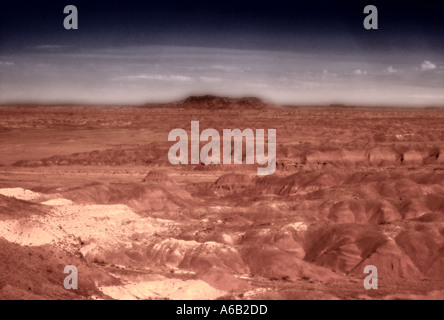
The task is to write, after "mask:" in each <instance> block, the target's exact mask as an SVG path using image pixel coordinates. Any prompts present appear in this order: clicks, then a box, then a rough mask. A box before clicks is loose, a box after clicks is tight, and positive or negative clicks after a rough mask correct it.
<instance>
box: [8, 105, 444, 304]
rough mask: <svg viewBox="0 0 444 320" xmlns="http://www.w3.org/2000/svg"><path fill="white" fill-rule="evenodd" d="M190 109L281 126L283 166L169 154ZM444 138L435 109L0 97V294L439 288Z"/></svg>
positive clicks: (355, 293)
mask: <svg viewBox="0 0 444 320" xmlns="http://www.w3.org/2000/svg"><path fill="white" fill-rule="evenodd" d="M192 120H197V121H199V122H200V127H201V130H203V129H204V128H214V129H216V130H218V131H219V132H222V130H223V129H226V128H231V129H234V128H239V129H241V130H243V129H245V128H251V129H269V128H273V129H276V131H277V157H276V162H277V169H276V172H275V173H274V174H273V175H270V176H257V170H256V169H257V168H256V165H246V164H241V165H240V164H239V165H203V164H199V165H191V164H190V165H172V164H170V163H169V161H168V150H169V148H170V147H171V145H173V144H174V142H169V141H168V133H169V132H170V131H171V130H172V129H175V128H183V129H185V130H187V131H189V130H190V122H191V121H192ZM443 142H444V109H442V108H441V109H440V108H426V109H419V108H418V109H415V108H381V107H374V108H370V107H367V108H361V107H344V106H329V107H288V106H287V107H284V106H274V105H269V104H268V103H265V102H263V101H261V100H259V99H255V98H244V99H229V98H221V97H213V96H203V97H190V98H188V99H185V100H183V101H179V102H176V103H170V104H157V105H156V104H152V105H145V106H140V107H125V106H72V105H63V106H30V105H27V106H3V107H0V154H1V156H0V299H444V143H443ZM67 265H75V266H76V267H77V268H78V271H79V288H78V290H66V289H65V288H64V286H63V280H64V278H65V277H66V274H64V273H63V270H64V267H65V266H67ZM367 265H374V266H376V267H377V269H378V289H377V290H374V289H372V290H366V289H365V288H364V285H363V281H364V278H365V277H366V276H367V275H366V274H365V273H364V267H365V266H367Z"/></svg>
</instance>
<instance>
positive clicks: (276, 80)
mask: <svg viewBox="0 0 444 320" xmlns="http://www.w3.org/2000/svg"><path fill="white" fill-rule="evenodd" d="M386 2H387V1H385V2H384V1H372V2H371V3H369V2H367V1H359V0H357V1H310V2H306V3H302V2H298V1H282V0H276V1H260V0H257V1H249V0H244V1H241V0H238V1H230V0H225V1H219V0H213V1H188V0H182V1H168V0H166V1H162V2H153V1H146V2H145V1H143V2H142V1H134V0H129V1H113V0H110V1H100V0H99V1H73V2H66V3H63V2H62V1H39V2H33V3H28V2H25V1H21V0H17V1H15V2H14V3H11V4H5V5H3V4H2V6H3V7H2V10H1V11H0V103H2V104H9V103H91V104H143V103H150V102H168V101H175V100H179V99H182V98H185V97H187V96H189V95H197V94H215V95H222V96H232V97H240V96H255V97H259V98H262V99H264V100H267V101H270V102H272V103H278V104H287V105H305V104H307V105H317V104H348V105H399V106H444V90H443V88H444V41H443V39H444V37H443V36H444V24H443V23H442V21H443V17H444V9H443V8H444V6H443V5H442V4H441V5H440V4H439V3H438V2H436V1H421V2H420V3H415V4H408V3H406V2H401V1H393V2H390V5H389V4H387V3H386ZM367 4H373V5H375V6H376V7H377V8H378V15H379V16H378V22H379V26H378V27H379V28H378V30H366V29H364V27H363V20H364V18H365V16H366V15H365V14H364V13H363V9H364V7H365V6H366V5H367ZM66 5H75V6H76V7H77V9H78V16H79V28H78V30H65V29H64V27H63V20H64V18H65V16H66V15H65V14H64V13H63V9H64V7H65V6H66Z"/></svg>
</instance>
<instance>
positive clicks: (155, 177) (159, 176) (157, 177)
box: [142, 171, 170, 183]
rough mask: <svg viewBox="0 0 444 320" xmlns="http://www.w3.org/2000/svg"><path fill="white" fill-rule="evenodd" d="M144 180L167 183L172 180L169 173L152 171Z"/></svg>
mask: <svg viewBox="0 0 444 320" xmlns="http://www.w3.org/2000/svg"><path fill="white" fill-rule="evenodd" d="M142 182H154V183H166V182H170V179H169V178H168V175H166V174H164V173H162V172H159V171H150V172H148V174H147V175H146V176H145V178H143V180H142Z"/></svg>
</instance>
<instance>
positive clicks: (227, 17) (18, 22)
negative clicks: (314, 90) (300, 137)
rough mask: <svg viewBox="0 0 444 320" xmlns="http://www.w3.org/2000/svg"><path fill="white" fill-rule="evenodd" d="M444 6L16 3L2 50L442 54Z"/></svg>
mask: <svg viewBox="0 0 444 320" xmlns="http://www.w3.org/2000/svg"><path fill="white" fill-rule="evenodd" d="M389 3H390V4H389ZM68 4H73V5H76V6H77V8H78V10H79V24H80V28H79V30H77V31H76V32H67V31H66V30H64V29H63V25H62V22H63V13H62V11H63V8H64V6H65V5H68ZM367 4H373V5H376V6H377V7H378V9H379V22H380V29H379V30H378V31H377V32H368V31H366V30H364V28H362V21H363V18H364V14H363V12H362V11H363V8H364V7H365V5H367ZM443 8H444V6H443V4H442V2H440V1H417V2H416V3H413V2H412V3H408V2H406V1H370V2H369V1H359V0H355V1H288V0H287V1H282V0H275V1H260V0H259V1H249V0H243V1H242V0H238V1H231V0H225V1H219V0H211V1H208V0H206V1H200V0H198V1H187V0H181V1H171V0H166V1H135V0H129V1H128V0H127V1H113V0H108V1H102V0H99V1H67V2H63V1H44V0H43V1H32V2H31V1H21V0H17V1H10V2H9V3H2V9H1V11H0V30H1V31H0V32H1V33H0V39H1V47H0V49H1V50H2V52H5V51H10V50H22V49H24V48H26V47H28V46H30V45H31V46H32V45H38V44H40V43H55V42H57V43H60V44H65V45H66V44H71V45H73V44H74V45H81V46H95V47H99V46H110V45H111V46H127V45H185V46H207V47H224V48H243V49H284V50H295V49H301V48H309V49H316V48H318V49H319V50H328V49H335V50H340V49H341V48H342V47H343V46H344V45H347V44H348V43H349V42H350V39H353V41H355V42H360V45H361V46H362V47H363V48H366V49H368V50H379V49H382V50H384V49H387V48H392V49H393V48H395V49H400V50H409V49H420V48H425V49H429V50H443V49H444V41H442V37H443V35H444V24H443V23H442V21H443V19H444V10H443Z"/></svg>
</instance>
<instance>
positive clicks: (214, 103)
mask: <svg viewBox="0 0 444 320" xmlns="http://www.w3.org/2000/svg"><path fill="white" fill-rule="evenodd" d="M179 105H180V106H181V107H186V108H187V107H188V108H205V109H253V110H260V109H263V108H265V107H266V106H267V104H266V103H265V102H264V101H262V100H261V99H259V98H254V97H244V98H227V97H218V96H213V95H204V96H191V97H188V98H186V99H185V100H183V101H181V102H179Z"/></svg>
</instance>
